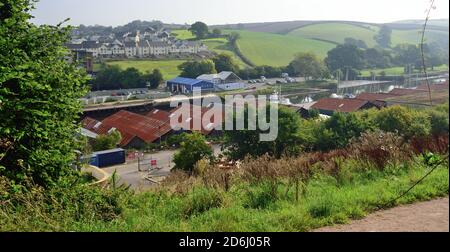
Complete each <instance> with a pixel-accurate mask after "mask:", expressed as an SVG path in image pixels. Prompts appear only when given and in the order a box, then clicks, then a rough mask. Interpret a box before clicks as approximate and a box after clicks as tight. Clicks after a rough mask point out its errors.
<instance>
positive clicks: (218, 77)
mask: <svg viewBox="0 0 450 252" xmlns="http://www.w3.org/2000/svg"><path fill="white" fill-rule="evenodd" d="M197 79H198V80H204V81H209V82H212V83H214V84H227V83H237V82H241V81H242V79H241V78H239V76H237V75H236V74H235V73H233V72H229V71H223V72H220V73H218V74H203V75H200V76H198V77H197Z"/></svg>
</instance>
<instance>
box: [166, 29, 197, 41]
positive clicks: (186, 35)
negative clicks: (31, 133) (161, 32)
mask: <svg viewBox="0 0 450 252" xmlns="http://www.w3.org/2000/svg"><path fill="white" fill-rule="evenodd" d="M172 34H173V35H175V37H176V38H177V39H182V40H189V39H195V36H194V35H192V33H191V32H190V31H188V30H173V31H172Z"/></svg>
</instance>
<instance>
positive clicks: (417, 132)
mask: <svg viewBox="0 0 450 252" xmlns="http://www.w3.org/2000/svg"><path fill="white" fill-rule="evenodd" d="M373 123H374V124H375V125H376V126H377V127H378V128H379V129H381V130H383V131H386V132H394V133H397V134H400V135H402V136H405V137H406V138H407V139H409V138H411V137H413V136H427V135H429V133H430V131H431V122H430V118H429V117H428V116H427V114H426V113H424V112H422V111H418V110H412V109H409V108H406V107H402V106H392V107H388V108H385V109H383V110H381V111H380V112H378V113H377V114H376V116H375V117H374V118H373Z"/></svg>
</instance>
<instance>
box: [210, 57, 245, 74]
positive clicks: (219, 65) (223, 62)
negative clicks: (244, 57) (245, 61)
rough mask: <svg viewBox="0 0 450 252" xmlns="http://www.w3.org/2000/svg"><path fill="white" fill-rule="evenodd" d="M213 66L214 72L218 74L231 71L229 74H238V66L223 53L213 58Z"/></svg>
mask: <svg viewBox="0 0 450 252" xmlns="http://www.w3.org/2000/svg"><path fill="white" fill-rule="evenodd" d="M212 60H213V62H214V65H215V67H216V71H217V72H218V73H220V72H222V71H231V72H234V73H236V72H238V71H239V66H238V64H237V63H236V62H235V61H234V60H233V58H232V57H231V56H230V55H228V54H225V53H221V54H219V55H217V56H216V57H214V58H213V59H212Z"/></svg>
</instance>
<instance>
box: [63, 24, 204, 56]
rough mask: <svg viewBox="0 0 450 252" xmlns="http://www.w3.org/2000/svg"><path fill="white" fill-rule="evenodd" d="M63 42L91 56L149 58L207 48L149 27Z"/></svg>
mask: <svg viewBox="0 0 450 252" xmlns="http://www.w3.org/2000/svg"><path fill="white" fill-rule="evenodd" d="M66 46H67V47H68V48H69V49H70V50H72V51H73V52H75V53H80V52H84V53H89V54H91V55H92V57H94V58H148V57H153V56H167V55H170V54H201V53H202V52H208V47H207V46H206V45H205V44H203V43H201V42H197V41H186V40H178V39H177V38H175V37H173V36H172V35H171V32H170V31H169V30H166V29H161V30H155V29H154V28H152V27H148V28H147V29H146V30H145V31H144V32H143V33H141V32H140V31H136V32H135V33H131V32H129V33H126V34H124V35H123V37H122V38H116V37H115V36H114V35H110V36H107V37H100V36H95V37H92V36H91V37H89V38H81V39H73V40H72V41H71V43H69V44H67V45H66Z"/></svg>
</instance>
